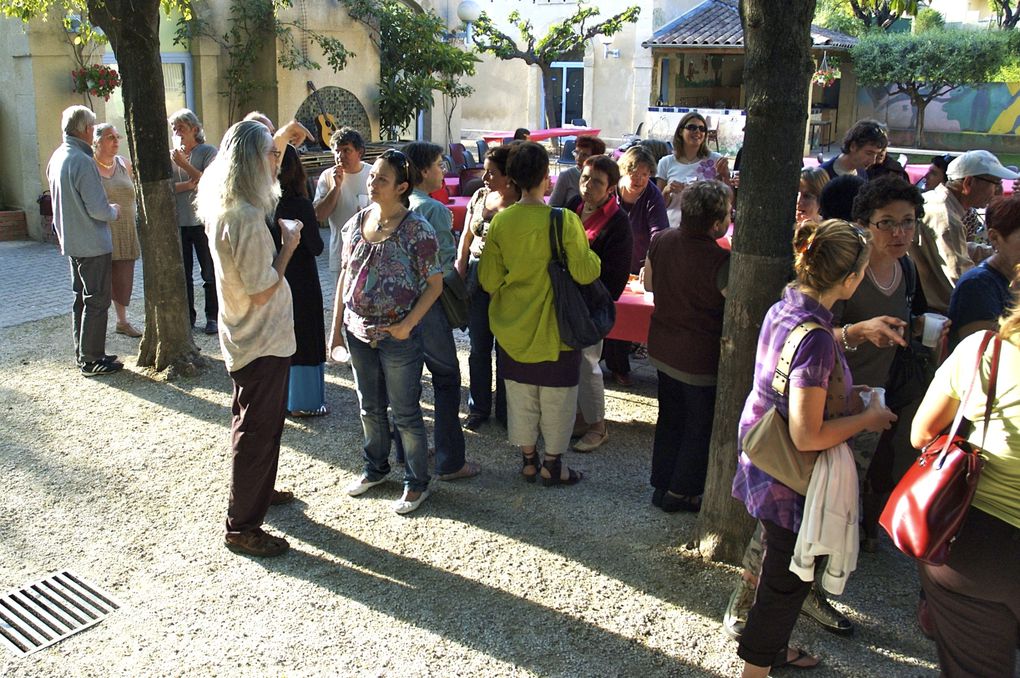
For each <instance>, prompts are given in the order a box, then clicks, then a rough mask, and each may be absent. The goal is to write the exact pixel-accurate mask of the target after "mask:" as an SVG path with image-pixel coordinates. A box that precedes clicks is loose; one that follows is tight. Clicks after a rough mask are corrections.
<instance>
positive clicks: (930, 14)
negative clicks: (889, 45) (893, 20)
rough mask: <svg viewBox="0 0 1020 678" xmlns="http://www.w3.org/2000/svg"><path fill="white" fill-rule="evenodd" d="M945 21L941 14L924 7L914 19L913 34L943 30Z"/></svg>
mask: <svg viewBox="0 0 1020 678" xmlns="http://www.w3.org/2000/svg"><path fill="white" fill-rule="evenodd" d="M945 25H946V20H945V18H944V17H943V16H942V14H941V12H939V11H937V10H934V9H932V8H931V7H925V8H924V9H922V10H920V11H919V12H918V13H917V16H915V17H914V33H927V32H928V31H934V30H938V29H940V28H945Z"/></svg>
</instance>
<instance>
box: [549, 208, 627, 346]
mask: <svg viewBox="0 0 1020 678" xmlns="http://www.w3.org/2000/svg"><path fill="white" fill-rule="evenodd" d="M549 246H550V250H551V252H552V257H551V258H550V260H549V280H550V281H551V282H552V290H553V305H554V306H555V307H556V322H557V325H558V326H559V330H560V339H561V340H562V341H563V343H564V344H566V345H567V346H569V347H571V348H577V349H581V348H587V347H588V346H593V345H595V344H597V343H598V342H600V341H602V340H603V339H604V338H605V336H606V335H607V334H609V331H610V330H611V329H613V324H614V323H615V322H616V305H615V304H614V303H613V298H612V297H611V296H610V295H609V290H607V289H606V286H605V285H603V284H602V281H601V280H599V279H598V278H596V279H595V281H594V282H592V283H589V284H587V285H581V284H579V283H577V282H576V281H575V280H574V279H573V278H572V277H571V276H570V271H569V270H568V269H567V254H566V252H565V251H564V249H563V210H561V209H559V208H553V210H552V212H551V213H550V214H549Z"/></svg>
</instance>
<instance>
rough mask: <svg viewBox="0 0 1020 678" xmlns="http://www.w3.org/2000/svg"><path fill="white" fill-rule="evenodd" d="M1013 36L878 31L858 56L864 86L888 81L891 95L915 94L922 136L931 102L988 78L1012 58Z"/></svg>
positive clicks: (857, 51) (859, 48) (957, 31)
mask: <svg viewBox="0 0 1020 678" xmlns="http://www.w3.org/2000/svg"><path fill="white" fill-rule="evenodd" d="M1010 41H1011V39H1010V36H1009V35H1008V34H1005V33H1003V32H1001V31H977V30H966V29H939V30H932V31H928V32H926V33H922V34H919V35H918V34H913V33H872V34H869V35H867V36H865V37H864V38H862V39H861V41H860V42H859V43H858V44H857V45H856V46H854V48H853V49H852V55H853V60H854V65H855V68H856V71H857V81H858V82H859V83H860V84H861V85H863V86H885V87H888V91H889V93H890V94H906V95H907V96H908V97H910V100H911V101H912V102H913V104H914V106H915V107H916V108H917V134H918V136H920V134H921V133H922V132H923V127H924V109H925V107H926V106H927V105H928V104H929V103H930V102H931V101H933V100H934V99H936V98H938V97H940V96H943V95H945V94H947V93H948V92H951V91H953V90H954V89H956V88H958V87H962V86H963V85H972V84H976V83H981V82H987V81H988V80H989V79H990V78H991V77H992V75H993V74H994V73H996V72H997V71H998V70H999V69H1000V68H1001V67H1002V66H1003V65H1004V63H1006V62H1007V60H1009V59H1010V56H1009V54H1010V49H1009V47H1010ZM918 141H919V139H918Z"/></svg>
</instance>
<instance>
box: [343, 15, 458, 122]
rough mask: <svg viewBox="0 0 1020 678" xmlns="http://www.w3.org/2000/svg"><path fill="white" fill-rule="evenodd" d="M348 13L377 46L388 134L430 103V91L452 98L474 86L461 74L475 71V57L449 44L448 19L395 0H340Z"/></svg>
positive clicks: (381, 109)
mask: <svg viewBox="0 0 1020 678" xmlns="http://www.w3.org/2000/svg"><path fill="white" fill-rule="evenodd" d="M344 4H345V5H346V6H347V11H348V13H349V14H350V15H351V18H353V19H355V20H356V21H360V22H362V23H363V24H365V25H366V26H367V27H368V28H369V30H370V34H371V37H372V41H373V42H374V43H375V45H376V46H377V47H378V48H379V101H378V104H379V126H380V128H381V130H380V131H381V133H382V134H384V135H385V136H386V137H387V138H390V139H395V138H397V135H398V134H399V133H400V130H402V129H404V128H405V127H407V126H408V125H409V124H411V123H412V122H413V121H414V118H415V116H417V114H418V111H420V110H425V109H429V108H431V107H432V105H433V103H434V102H433V92H434V91H437V92H440V93H441V94H443V95H445V96H447V97H450V98H452V99H454V101H456V99H458V98H461V97H465V96H468V95H469V94H471V93H472V92H473V91H474V90H473V89H472V88H471V87H469V86H467V85H462V84H460V78H461V77H463V76H465V75H474V72H475V63H477V62H478V57H476V56H475V55H473V54H471V53H470V52H466V51H464V50H462V49H460V48H458V47H456V46H454V45H451V44H449V43H447V42H446V41H445V40H444V38H445V36H446V23H445V22H444V21H443V19H442V18H440V17H439V16H437V15H436V14H435V13H433V12H431V11H429V12H416V11H414V10H412V9H410V8H409V7H408V6H407V5H405V4H404V3H402V2H398V1H397V0H379V1H374V0H344Z"/></svg>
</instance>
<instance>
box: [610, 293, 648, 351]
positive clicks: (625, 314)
mask: <svg viewBox="0 0 1020 678" xmlns="http://www.w3.org/2000/svg"><path fill="white" fill-rule="evenodd" d="M654 308H655V305H654V303H653V301H652V295H651V294H650V293H637V292H634V291H633V290H631V289H630V287H629V286H628V287H627V288H626V289H624V290H623V294H622V295H620V298H619V299H617V300H616V324H615V325H613V329H612V330H610V331H609V337H608V338H609V339H619V340H621V341H633V342H635V343H638V344H647V343H648V327H649V325H650V324H651V322H652V309H654Z"/></svg>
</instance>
